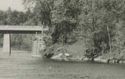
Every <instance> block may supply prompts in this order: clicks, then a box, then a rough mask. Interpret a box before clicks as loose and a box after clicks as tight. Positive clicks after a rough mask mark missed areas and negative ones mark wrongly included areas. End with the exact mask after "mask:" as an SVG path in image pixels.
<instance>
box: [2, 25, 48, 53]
mask: <svg viewBox="0 0 125 79" xmlns="http://www.w3.org/2000/svg"><path fill="white" fill-rule="evenodd" d="M47 30H48V28H43V26H10V25H9V26H5V25H1V26H0V33H2V34H4V39H3V52H6V53H10V54H11V45H10V41H11V40H10V36H11V34H41V33H44V32H45V31H47Z"/></svg>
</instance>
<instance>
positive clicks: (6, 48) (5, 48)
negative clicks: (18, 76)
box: [3, 34, 11, 55]
mask: <svg viewBox="0 0 125 79" xmlns="http://www.w3.org/2000/svg"><path fill="white" fill-rule="evenodd" d="M3 53H7V54H9V55H11V46H10V34H4V38H3Z"/></svg>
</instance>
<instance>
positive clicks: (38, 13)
mask: <svg viewBox="0 0 125 79" xmlns="http://www.w3.org/2000/svg"><path fill="white" fill-rule="evenodd" d="M24 6H25V7H26V8H27V11H26V12H18V11H11V9H8V11H6V12H3V11H0V24H3V25H40V24H42V25H44V26H48V27H49V35H50V36H51V37H52V39H51V41H52V43H51V45H54V44H57V43H60V44H63V45H67V44H68V45H69V44H74V43H76V42H78V41H80V40H83V43H84V44H85V47H84V49H86V50H84V51H82V52H86V56H87V57H88V58H92V59H93V58H95V57H98V56H101V55H103V54H107V53H108V54H112V55H116V56H119V55H120V54H124V48H125V41H124V39H125V36H124V33H125V32H124V29H125V28H124V24H125V0H24ZM28 36H29V35H28ZM24 37H27V36H26V35H25V36H15V37H14V38H13V39H14V42H15V39H20V38H21V39H20V40H18V41H17V42H18V43H21V42H19V41H22V40H24V39H25V38H24ZM29 38H30V39H31V37H27V39H29ZM25 41H27V40H25ZM25 41H24V42H22V43H21V44H22V45H25V43H27V42H25ZM49 41H50V40H49ZM14 42H13V44H14ZM16 44H17V43H16ZM29 46H30V45H29Z"/></svg>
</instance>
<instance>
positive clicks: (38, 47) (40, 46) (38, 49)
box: [32, 35, 46, 57]
mask: <svg viewBox="0 0 125 79" xmlns="http://www.w3.org/2000/svg"><path fill="white" fill-rule="evenodd" d="M45 48H46V45H45V42H44V40H43V37H41V36H39V35H36V37H35V40H34V41H33V48H32V56H33V57H41V56H42V53H43V52H44V50H45Z"/></svg>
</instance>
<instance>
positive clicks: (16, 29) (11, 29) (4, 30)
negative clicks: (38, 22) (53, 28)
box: [0, 25, 48, 33]
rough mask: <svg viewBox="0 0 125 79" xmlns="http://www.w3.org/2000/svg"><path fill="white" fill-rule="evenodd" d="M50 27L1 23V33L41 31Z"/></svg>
mask: <svg viewBox="0 0 125 79" xmlns="http://www.w3.org/2000/svg"><path fill="white" fill-rule="evenodd" d="M47 30H48V28H42V27H40V26H10V25H9V26H5V25H0V33H36V32H37V33H41V32H42V31H47Z"/></svg>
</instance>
